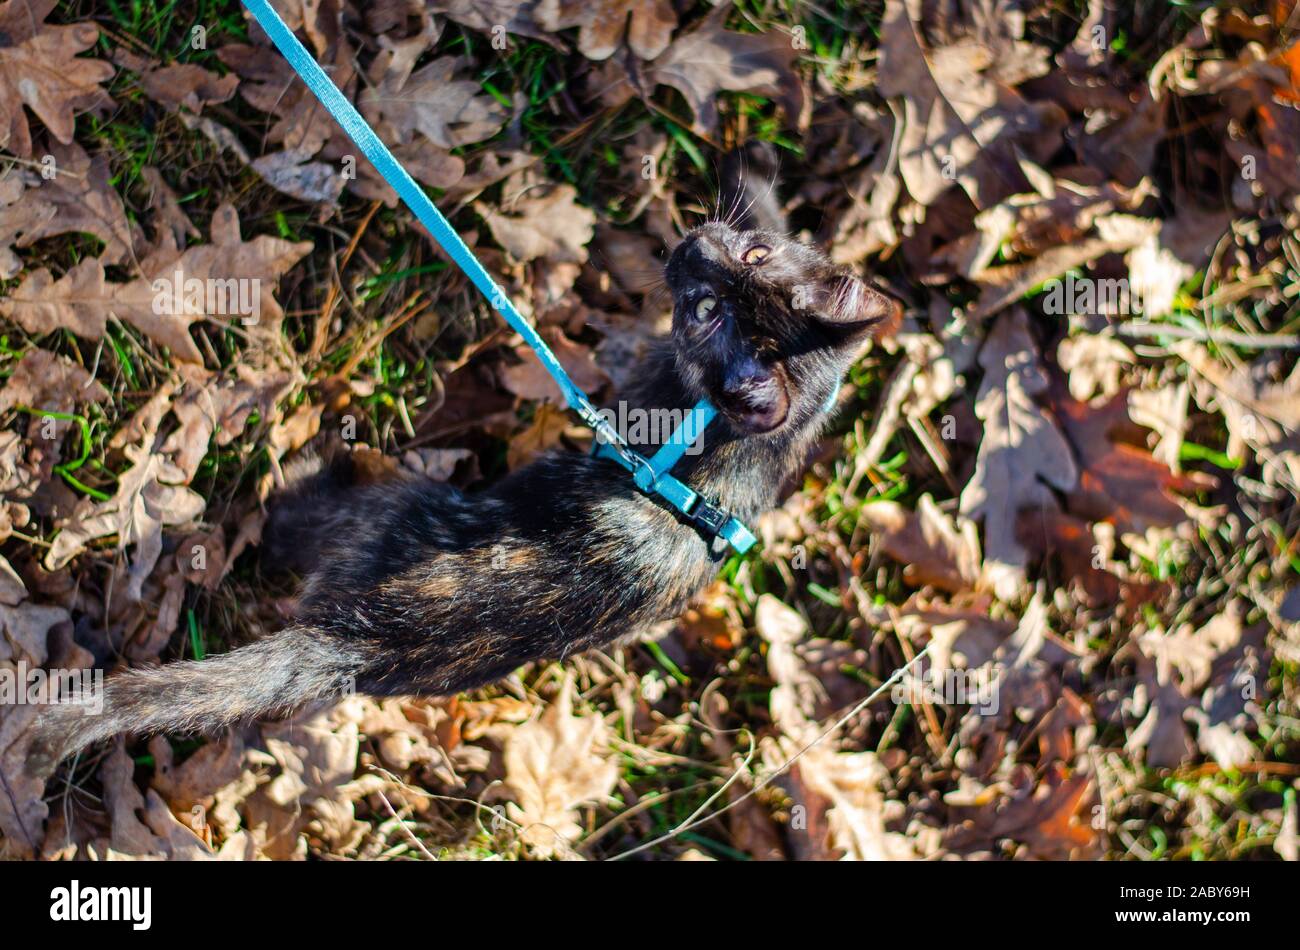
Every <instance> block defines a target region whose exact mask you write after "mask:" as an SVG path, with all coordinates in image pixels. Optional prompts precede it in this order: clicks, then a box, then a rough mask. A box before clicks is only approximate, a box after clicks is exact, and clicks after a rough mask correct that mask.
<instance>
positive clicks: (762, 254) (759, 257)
mask: <svg viewBox="0 0 1300 950" xmlns="http://www.w3.org/2000/svg"><path fill="white" fill-rule="evenodd" d="M771 253H772V249H771V248H770V247H768V246H767V245H766V244H755V245H754V246H753V247H751V248H750V249H749V250H747V251H746V252H745V253H744V254H741V255H740V260H741V262H742V263H745V264H761V263H763V261H765V260H767V258H768V255H770V254H771Z"/></svg>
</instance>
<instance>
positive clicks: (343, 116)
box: [243, 0, 754, 554]
mask: <svg viewBox="0 0 1300 950" xmlns="http://www.w3.org/2000/svg"><path fill="white" fill-rule="evenodd" d="M243 3H244V6H245V7H247V8H248V11H249V12H250V13H252V14H253V17H254V18H255V19H256V20H257V22H258V23H259V24H260V25H261V27H262V29H263V30H265V31H266V34H267V35H268V36H269V37H271V41H272V42H273V43H275V45H276V47H277V48H278V49H279V50H280V53H281V54H282V55H283V56H284V58H285V59H286V60H287V61H288V62H289V65H290V66H292V67H293V69H294V71H295V72H296V73H297V74H298V75H299V77H301V78H302V81H303V82H304V83H306V84H307V88H308V89H310V90H311V91H312V93H313V94H315V96H316V98H317V99H319V100H320V101H321V104H322V105H324V106H325V108H326V109H328V110H329V112H330V114H331V115H332V116H333V117H334V120H335V121H336V122H338V124H339V125H340V126H342V128H343V131H344V132H346V133H347V134H348V137H349V138H351V139H352V141H353V142H355V143H356V144H357V147H358V148H360V149H361V151H362V153H363V154H364V155H365V156H366V158H367V159H369V160H370V164H372V165H374V167H375V168H376V170H378V172H379V174H380V175H382V176H383V178H384V180H385V181H386V182H388V184H389V185H390V186H391V187H392V188H393V190H394V191H396V192H397V194H398V195H399V196H400V197H401V199H402V201H403V203H405V205H406V207H407V208H409V209H410V210H411V212H412V213H414V215H415V216H416V218H418V219H419V221H420V223H421V224H423V225H424V227H425V228H426V229H427V230H428V232H429V234H431V235H432V236H433V239H434V240H435V241H436V242H437V243H438V244H439V246H441V247H442V249H443V250H444V251H445V252H446V253H447V255H448V256H449V257H450V258H451V259H452V260H453V261H455V262H456V265H457V266H458V267H459V268H460V269H461V270H462V271H464V272H465V276H466V277H468V278H469V279H470V281H471V282H472V283H473V284H474V286H475V287H477V288H478V289H479V290H480V291H481V292H482V294H483V296H484V297H486V298H487V299H488V301H489V302H490V303H491V305H492V308H493V309H494V310H496V311H497V312H498V313H500V314H501V316H502V317H504V318H505V321H506V322H507V323H508V324H510V326H511V327H512V328H513V329H514V330H515V331H516V332H517V333H518V334H519V335H520V336H522V337H523V338H524V342H525V343H527V344H528V345H529V347H531V348H532V350H533V352H534V353H536V354H537V358H538V359H539V360H541V361H542V365H543V366H544V367H546V370H547V372H549V373H550V374H551V376H552V377H553V378H554V379H555V382H556V384H557V385H559V387H560V392H562V393H563V394H564V399H565V402H567V403H568V405H569V407H570V408H571V409H573V410H574V411H575V412H576V413H577V414H578V415H579V417H581V419H582V421H583V422H584V423H586V425H587V426H589V427H590V428H591V429H592V430H594V432H595V433H596V441H595V445H594V446H593V454H594V455H596V456H598V457H600V458H606V459H610V460H612V461H614V462H617V463H618V464H619V465H621V466H623V468H625V469H627V470H628V471H629V472H631V473H632V480H633V482H635V483H636V487H637V488H638V489H640V490H641V491H642V492H644V493H646V494H647V495H651V496H658V497H660V498H662V499H663V500H664V501H666V502H667V503H668V504H670V505H672V507H673V508H675V509H676V510H677V511H678V512H680V513H681V515H682V516H683V517H684V518H685V519H686V520H687V521H688V522H690V523H691V524H693V525H695V526H696V527H697V528H698V529H699V530H701V531H702V532H704V533H705V534H706V535H707V536H708V537H710V538H713V537H720V538H722V539H723V540H725V541H726V542H727V543H728V544H729V545H731V547H732V549H733V550H735V552H736V553H737V554H744V553H745V552H746V551H748V550H749V549H750V548H751V547H753V545H754V535H753V534H752V533H751V532H750V530H749V529H748V528H746V527H745V525H744V524H743V523H742V522H741V521H740V519H738V518H735V517H733V516H732V515H730V514H729V513H728V512H727V511H726V510H724V509H722V508H720V507H719V506H718V505H717V504H716V503H713V502H710V501H709V500H708V499H706V498H704V497H703V496H701V495H700V494H699V493H698V492H696V491H695V490H694V489H693V488H691V487H690V486H689V485H685V484H683V483H682V482H681V481H679V480H678V479H676V478H674V477H673V476H672V474H671V469H672V467H673V466H674V465H676V464H677V463H678V461H680V460H681V457H682V455H684V454H685V452H686V450H687V448H688V447H689V446H690V445H692V444H693V443H694V442H695V441H696V439H698V438H699V437H700V435H701V434H702V433H703V432H704V429H705V427H706V426H708V424H709V423H710V422H711V421H712V420H713V418H714V416H716V415H717V410H716V409H714V408H713V406H712V405H711V404H710V403H709V401H708V400H706V399H702V400H700V402H699V403H697V404H696V405H695V407H694V408H693V409H691V410H689V411H688V412H687V413H686V417H685V419H684V420H683V421H682V423H681V425H679V426H677V428H676V430H675V431H674V432H673V434H672V436H671V437H670V438H669V439H668V441H667V442H666V443H665V444H664V445H663V446H662V447H661V448H660V449H659V451H658V452H656V453H655V454H654V455H652V456H651V457H650V458H646V457H645V456H643V455H641V454H640V453H638V452H636V451H635V450H634V449H632V447H631V446H630V445H628V443H627V441H626V440H625V439H624V438H623V437H622V435H620V434H619V432H618V430H617V429H615V427H614V426H613V425H611V424H610V422H609V420H607V419H606V418H605V417H604V416H602V415H601V414H600V412H599V411H598V410H597V409H596V407H595V405H593V404H592V402H591V400H590V399H589V398H588V397H587V394H586V393H584V392H583V391H582V390H581V389H579V388H578V386H577V385H576V384H575V383H574V382H573V380H572V379H570V378H569V374H568V373H566V372H565V371H564V367H563V366H561V365H560V361H559V360H558V359H557V358H556V356H555V354H554V353H553V352H552V351H551V348H550V347H549V346H547V345H546V341H545V340H543V339H542V338H541V336H540V335H539V334H538V333H537V330H536V329H534V327H533V326H532V324H530V323H529V322H528V321H527V320H525V319H524V317H523V315H522V314H521V313H520V312H519V311H518V310H517V309H516V308H515V305H514V303H513V302H511V300H510V298H509V297H508V296H507V295H506V293H505V291H504V290H502V289H501V287H500V286H498V285H497V283H496V282H495V281H494V280H493V279H492V277H491V276H490V275H489V274H488V272H487V270H486V269H485V268H484V267H483V265H482V264H481V263H479V260H478V258H476V257H475V256H474V253H473V252H472V251H471V250H470V249H469V248H468V247H466V245H465V242H464V241H462V240H461V238H460V235H459V234H457V233H456V232H455V231H454V230H453V229H452V227H451V225H450V224H449V223H448V222H447V219H446V218H444V217H443V216H442V212H440V211H439V210H438V209H437V208H436V207H434V204H433V202H432V201H430V200H429V196H428V195H426V194H425V193H424V189H423V188H421V187H420V186H419V185H418V184H416V182H415V179H413V178H412V177H411V176H410V174H409V173H408V172H407V171H406V169H405V168H403V167H402V165H401V163H400V162H398V161H397V159H396V158H395V157H394V156H393V153H392V152H391V151H389V149H388V146H386V145H385V144H384V143H383V142H382V141H381V140H380V138H379V136H378V135H376V134H375V130H374V129H372V128H371V127H370V125H369V124H368V123H367V122H366V120H365V119H363V118H362V117H361V113H359V112H357V110H356V108H355V107H354V106H353V105H352V103H351V102H349V101H348V99H347V97H346V96H344V95H343V93H342V92H340V91H339V88H338V86H336V85H334V82H333V81H332V80H331V79H330V78H329V77H328V76H326V75H325V71H324V70H323V69H321V67H320V65H319V64H318V63H317V62H316V60H315V59H313V58H312V56H311V54H310V53H308V52H307V50H306V48H305V47H304V46H303V45H302V43H301V42H300V41H299V40H298V38H297V37H296V36H294V35H293V31H292V30H290V29H289V28H288V27H287V26H286V25H285V23H284V21H283V20H282V19H281V18H280V15H279V14H278V13H276V12H275V10H274V9H273V8H272V7H271V5H270V4H269V3H268V2H267V0H243Z"/></svg>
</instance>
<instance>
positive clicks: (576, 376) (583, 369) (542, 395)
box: [500, 327, 609, 405]
mask: <svg viewBox="0 0 1300 950" xmlns="http://www.w3.org/2000/svg"><path fill="white" fill-rule="evenodd" d="M541 334H542V337H543V338H544V339H545V340H546V342H547V343H549V344H550V346H551V349H552V350H553V351H554V352H555V355H556V357H557V358H558V359H559V361H560V364H561V365H562V366H563V367H564V369H565V370H566V371H567V372H568V374H569V376H571V377H572V378H573V381H574V382H575V383H576V384H577V385H578V388H579V389H581V390H582V391H583V392H585V393H587V394H588V395H593V394H597V393H599V392H601V391H602V390H603V389H604V388H605V387H606V386H608V385H609V377H608V376H606V375H605V373H604V372H603V371H602V370H601V369H600V367H599V366H597V365H596V359H595V354H593V353H592V351H591V348H590V347H588V346H586V345H584V344H582V343H576V342H574V341H573V340H571V339H569V338H568V337H567V336H565V335H564V332H563V331H562V330H560V329H559V328H557V327H547V328H544V329H543V330H542V331H541ZM521 350H522V352H521V353H520V354H519V355H520V361H519V362H518V363H515V364H514V365H512V366H506V367H504V368H502V370H501V374H500V375H501V385H502V386H504V387H505V388H506V389H507V390H508V391H509V392H512V393H514V394H515V395H516V396H518V397H519V398H521V399H536V400H546V401H548V402H553V403H556V404H558V405H564V395H563V394H562V393H561V392H560V387H559V386H557V385H556V384H555V380H554V379H553V378H552V377H551V374H550V373H549V372H548V371H547V370H546V367H544V366H543V365H542V364H541V362H540V361H539V360H538V359H537V356H536V354H534V353H533V352H532V350H531V349H529V348H528V347H526V346H524V347H521Z"/></svg>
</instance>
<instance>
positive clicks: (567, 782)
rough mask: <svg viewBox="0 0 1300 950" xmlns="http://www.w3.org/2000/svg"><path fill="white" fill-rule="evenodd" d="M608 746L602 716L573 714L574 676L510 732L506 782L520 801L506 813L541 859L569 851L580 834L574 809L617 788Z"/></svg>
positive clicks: (600, 798)
mask: <svg viewBox="0 0 1300 950" xmlns="http://www.w3.org/2000/svg"><path fill="white" fill-rule="evenodd" d="M608 742H609V728H608V727H607V726H606V725H605V721H604V720H603V719H601V717H600V716H599V715H597V714H591V715H585V716H577V715H574V713H573V674H572V673H569V674H568V675H567V676H566V677H565V680H564V684H563V685H562V686H561V687H560V693H559V695H558V696H557V697H556V698H555V701H554V702H552V703H551V704H550V705H549V706H547V707H546V711H545V712H544V713H542V716H541V718H540V719H538V720H537V721H536V722H530V723H528V724H526V725H523V726H520V727H519V728H517V729H515V730H513V731H512V732H511V733H510V737H509V738H508V739H507V740H506V746H505V752H504V758H505V765H506V779H505V781H506V786H507V787H508V788H509V789H510V790H511V791H512V792H513V793H514V795H515V798H516V802H514V803H511V804H510V805H509V806H508V809H507V811H508V813H509V817H510V818H511V820H512V821H515V822H517V823H518V824H519V825H521V826H522V827H523V832H522V836H523V840H524V842H525V843H527V844H528V846H529V847H530V848H531V849H532V851H533V853H534V854H536V855H537V856H538V857H549V856H550V855H552V854H555V853H556V852H561V853H563V852H566V851H568V847H569V845H570V844H571V843H572V842H574V841H577V840H578V836H579V835H580V834H582V826H581V825H580V824H578V821H577V814H576V809H577V808H578V807H580V806H582V805H584V804H588V803H601V802H603V801H604V800H605V799H606V798H608V797H609V794H610V792H612V791H613V790H614V783H615V782H616V781H617V780H618V765H617V763H616V762H615V761H614V760H613V759H612V758H610V757H609V755H608V753H607V752H606V747H607V744H608Z"/></svg>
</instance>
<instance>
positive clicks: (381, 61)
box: [357, 38, 509, 188]
mask: <svg viewBox="0 0 1300 950" xmlns="http://www.w3.org/2000/svg"><path fill="white" fill-rule="evenodd" d="M382 41H383V38H381V42H382ZM421 52H423V50H421V49H419V48H418V44H411V43H409V42H407V43H392V42H387V43H385V48H384V49H383V50H382V51H381V52H380V54H379V55H378V56H377V57H376V58H375V61H374V63H373V64H372V65H371V69H370V84H369V85H368V86H367V88H366V89H365V90H364V91H363V92H362V93H361V95H360V96H359V97H358V99H357V107H358V108H359V109H360V110H361V113H362V114H363V115H364V116H365V117H366V118H367V119H369V120H370V122H371V123H372V124H373V125H374V126H375V127H376V129H378V130H379V131H380V135H381V137H382V138H383V139H384V141H385V142H386V143H388V144H389V145H407V144H410V143H412V142H414V141H417V137H418V140H421V141H422V145H423V147H424V149H426V150H428V149H429V148H430V146H432V147H433V148H434V149H441V150H443V151H444V152H450V151H451V150H452V149H454V148H460V147H462V146H465V145H471V144H473V143H475V142H482V141H483V140H484V139H489V138H491V137H492V136H494V135H496V133H497V132H498V131H500V129H501V126H502V125H504V124H505V122H506V120H507V119H508V118H509V111H508V110H507V109H506V108H505V107H504V106H502V105H501V104H500V103H499V102H497V100H496V99H494V98H492V97H491V96H489V95H487V94H486V93H484V92H483V87H482V85H481V84H480V83H479V82H477V81H475V80H473V79H469V78H458V77H457V73H463V72H464V70H465V68H466V67H467V66H468V65H469V62H468V60H467V59H466V58H464V57H455V56H442V57H439V58H438V59H435V60H433V61H432V62H431V63H429V64H428V65H427V66H422V67H420V68H419V69H415V68H414V67H415V62H416V59H417V57H418V56H419V55H420V53H421ZM455 164H456V165H457V166H458V167H456V168H455V169H454V171H449V173H448V175H445V176H442V183H440V184H439V185H438V187H443V188H445V187H448V186H449V185H450V184H454V181H455V180H459V179H460V177H461V175H462V174H463V173H464V163H462V162H460V161H459V160H457V161H456V162H455ZM449 177H450V178H453V179H454V180H453V181H447V180H446V179H447V178H449ZM429 184H434V183H433V182H430V183H429Z"/></svg>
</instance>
